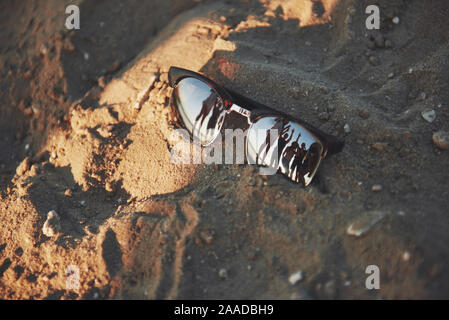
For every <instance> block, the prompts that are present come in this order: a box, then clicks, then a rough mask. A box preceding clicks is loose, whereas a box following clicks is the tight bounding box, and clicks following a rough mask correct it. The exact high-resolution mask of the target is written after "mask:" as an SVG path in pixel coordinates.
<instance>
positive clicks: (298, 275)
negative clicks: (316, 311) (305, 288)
mask: <svg viewBox="0 0 449 320" xmlns="http://www.w3.org/2000/svg"><path fill="white" fill-rule="evenodd" d="M302 278H303V276H302V271H301V270H299V271H298V272H295V273H293V274H291V275H290V277H289V278H288V282H289V283H290V284H291V285H292V286H293V285H295V284H296V283H297V282H298V281H301V280H302Z"/></svg>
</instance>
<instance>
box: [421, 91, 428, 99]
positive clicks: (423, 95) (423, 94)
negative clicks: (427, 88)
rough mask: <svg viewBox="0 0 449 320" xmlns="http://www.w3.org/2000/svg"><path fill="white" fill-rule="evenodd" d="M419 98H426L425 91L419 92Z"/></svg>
mask: <svg viewBox="0 0 449 320" xmlns="http://www.w3.org/2000/svg"><path fill="white" fill-rule="evenodd" d="M420 98H421V100H426V99H427V93H425V92H421V94H420Z"/></svg>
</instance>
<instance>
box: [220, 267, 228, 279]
mask: <svg viewBox="0 0 449 320" xmlns="http://www.w3.org/2000/svg"><path fill="white" fill-rule="evenodd" d="M218 276H219V277H220V278H221V279H226V278H227V277H228V271H227V270H226V269H224V268H223V269H220V271H218Z"/></svg>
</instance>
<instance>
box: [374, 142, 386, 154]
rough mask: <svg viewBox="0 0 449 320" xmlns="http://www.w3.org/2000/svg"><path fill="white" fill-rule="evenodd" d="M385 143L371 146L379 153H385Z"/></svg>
mask: <svg viewBox="0 0 449 320" xmlns="http://www.w3.org/2000/svg"><path fill="white" fill-rule="evenodd" d="M385 147H386V143H381V142H376V143H374V144H373V149H374V150H376V151H379V152H382V151H385Z"/></svg>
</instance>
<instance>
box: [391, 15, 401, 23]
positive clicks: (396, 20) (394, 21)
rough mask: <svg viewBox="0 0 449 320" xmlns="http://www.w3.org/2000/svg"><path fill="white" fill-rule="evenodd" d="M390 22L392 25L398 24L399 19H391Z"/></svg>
mask: <svg viewBox="0 0 449 320" xmlns="http://www.w3.org/2000/svg"><path fill="white" fill-rule="evenodd" d="M391 21H392V22H393V23H394V24H399V22H400V19H399V17H394V18H393V19H391Z"/></svg>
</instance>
